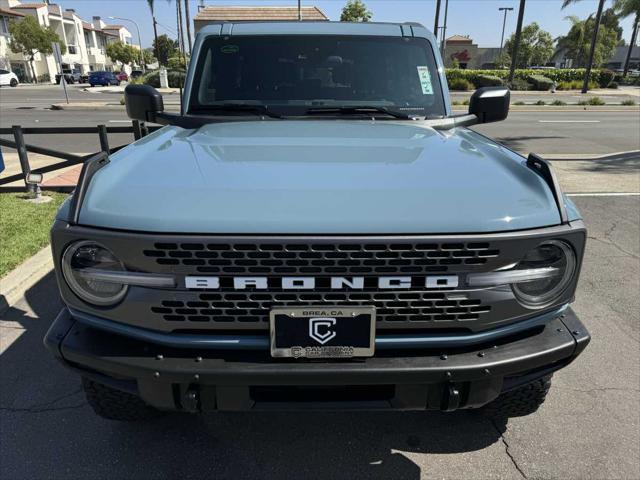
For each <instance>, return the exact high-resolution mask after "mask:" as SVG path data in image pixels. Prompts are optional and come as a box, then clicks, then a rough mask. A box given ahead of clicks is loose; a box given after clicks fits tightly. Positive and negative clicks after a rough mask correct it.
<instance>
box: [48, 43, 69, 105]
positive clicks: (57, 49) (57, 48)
mask: <svg viewBox="0 0 640 480" xmlns="http://www.w3.org/2000/svg"><path fill="white" fill-rule="evenodd" d="M51 48H52V49H53V58H55V60H56V63H57V64H58V71H59V72H60V84H61V85H62V88H63V89H64V96H65V98H66V99H67V103H69V95H68V94H67V80H66V79H65V78H64V71H62V51H61V50H60V44H59V43H58V42H52V43H51Z"/></svg>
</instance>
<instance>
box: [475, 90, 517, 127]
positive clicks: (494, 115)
mask: <svg viewBox="0 0 640 480" xmlns="http://www.w3.org/2000/svg"><path fill="white" fill-rule="evenodd" d="M510 101H511V92H510V91H509V89H508V88H505V87H482V88H479V89H477V90H476V91H475V92H473V95H471V100H470V101H469V113H470V114H473V115H475V116H476V117H478V121H479V122H480V123H490V122H499V121H500V120H504V119H505V118H507V115H509V102H510Z"/></svg>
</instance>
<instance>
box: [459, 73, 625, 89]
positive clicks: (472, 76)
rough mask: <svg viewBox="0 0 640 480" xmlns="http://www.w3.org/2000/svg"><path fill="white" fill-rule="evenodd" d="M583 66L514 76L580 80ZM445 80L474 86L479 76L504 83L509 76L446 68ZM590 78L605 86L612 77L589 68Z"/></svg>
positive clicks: (582, 74) (565, 80)
mask: <svg viewBox="0 0 640 480" xmlns="http://www.w3.org/2000/svg"><path fill="white" fill-rule="evenodd" d="M584 73H585V69H584V68H555V69H551V70H536V69H530V68H520V69H516V71H515V74H514V78H517V79H521V80H527V79H528V77H530V76H532V75H542V76H544V77H547V78H549V79H550V80H552V81H554V82H556V83H560V82H572V81H582V80H583V78H584ZM446 75H447V81H449V82H450V81H451V80H453V79H457V78H461V79H464V80H467V81H469V82H471V83H473V84H474V85H475V86H476V87H478V84H479V83H480V82H481V80H480V79H479V77H480V76H490V77H498V78H500V79H502V81H503V82H504V83H506V80H507V79H508V78H509V70H468V69H462V68H448V69H447V70H446ZM590 80H591V81H594V82H597V83H598V84H599V85H600V86H607V85H608V84H609V83H611V81H612V80H613V78H610V73H609V71H608V70H601V69H597V68H594V69H593V70H591V76H590Z"/></svg>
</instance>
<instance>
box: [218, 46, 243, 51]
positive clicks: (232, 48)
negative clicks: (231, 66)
mask: <svg viewBox="0 0 640 480" xmlns="http://www.w3.org/2000/svg"><path fill="white" fill-rule="evenodd" d="M238 50H240V47H239V46H238V45H223V46H222V48H221V49H220V51H221V52H222V53H238Z"/></svg>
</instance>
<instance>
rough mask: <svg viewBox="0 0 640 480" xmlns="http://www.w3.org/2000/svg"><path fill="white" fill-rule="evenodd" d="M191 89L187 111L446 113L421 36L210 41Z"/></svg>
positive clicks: (432, 62)
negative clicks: (225, 107)
mask: <svg viewBox="0 0 640 480" xmlns="http://www.w3.org/2000/svg"><path fill="white" fill-rule="evenodd" d="M192 92H193V95H192V96H191V99H190V105H189V111H190V112H191V113H203V112H206V111H207V109H209V110H212V111H213V107H215V106H216V105H221V104H237V103H240V104H248V105H263V106H267V107H268V109H269V111H273V112H277V113H279V114H284V115H305V114H307V113H308V111H309V110H310V109H311V108H317V107H340V106H373V107H385V108H387V109H389V110H391V109H393V110H396V111H402V112H405V113H408V114H412V115H416V116H428V117H431V116H434V117H440V116H444V115H445V108H444V100H443V95H442V88H441V86H440V80H439V77H438V70H437V67H436V62H435V59H434V55H433V51H432V49H431V45H430V43H429V42H428V41H427V40H425V39H422V38H408V37H370V36H347V35H264V36H259V35H251V36H238V37H211V38H209V39H207V40H206V41H205V43H204V45H203V49H202V51H201V54H200V55H199V57H198V64H197V67H196V71H195V76H194V82H193V86H192Z"/></svg>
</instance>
